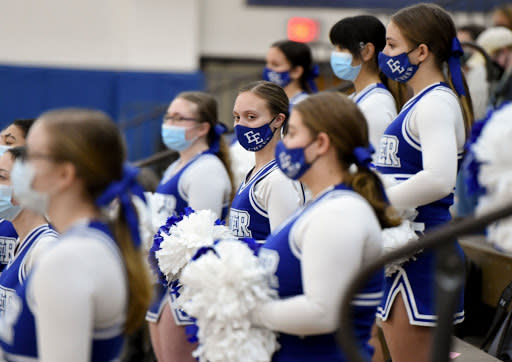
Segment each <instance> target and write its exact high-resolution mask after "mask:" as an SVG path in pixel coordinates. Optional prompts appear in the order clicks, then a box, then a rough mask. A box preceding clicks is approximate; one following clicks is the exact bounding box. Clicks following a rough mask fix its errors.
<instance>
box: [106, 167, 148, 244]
mask: <svg viewBox="0 0 512 362" xmlns="http://www.w3.org/2000/svg"><path fill="white" fill-rule="evenodd" d="M138 173H139V169H138V168H136V167H133V166H130V165H128V164H126V163H125V164H124V166H123V177H122V178H121V180H118V181H112V182H111V183H110V185H109V186H108V187H107V188H106V189H105V190H104V191H103V193H102V194H101V195H100V196H99V197H98V198H97V199H96V205H97V206H99V207H104V206H108V205H109V204H110V203H111V202H112V201H113V200H114V199H116V198H119V201H120V204H121V208H122V210H123V211H124V215H125V218H126V224H127V225H128V228H129V229H130V234H131V236H132V239H133V244H134V246H135V247H136V248H138V247H139V246H140V243H141V240H140V234H139V221H138V218H137V211H136V210H135V206H134V205H133V203H132V200H131V195H135V196H138V197H140V198H141V199H142V200H143V201H144V202H145V201H146V198H145V197H144V189H143V188H142V187H141V186H140V185H139V184H138V183H137V181H136V179H135V177H136V176H137V174H138Z"/></svg>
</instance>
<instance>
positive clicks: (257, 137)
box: [235, 117, 276, 152]
mask: <svg viewBox="0 0 512 362" xmlns="http://www.w3.org/2000/svg"><path fill="white" fill-rule="evenodd" d="M274 119H276V117H274V118H272V120H271V121H270V122H269V123H267V124H264V125H263V126H261V127H256V128H250V127H245V126H242V125H239V124H237V125H236V126H235V133H236V138H237V139H238V142H239V143H240V145H241V146H242V147H243V148H245V149H246V150H247V151H251V152H256V151H259V150H261V149H262V148H263V147H265V146H266V145H267V143H269V142H270V140H271V139H272V136H273V135H274V132H275V130H273V131H272V128H270V124H271V123H272V122H274Z"/></svg>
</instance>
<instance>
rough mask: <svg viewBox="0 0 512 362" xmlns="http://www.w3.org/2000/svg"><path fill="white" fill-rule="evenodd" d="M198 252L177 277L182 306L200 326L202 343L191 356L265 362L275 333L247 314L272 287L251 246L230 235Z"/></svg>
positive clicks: (271, 293) (269, 294) (213, 361)
mask: <svg viewBox="0 0 512 362" xmlns="http://www.w3.org/2000/svg"><path fill="white" fill-rule="evenodd" d="M199 254H200V255H199ZM197 256H198V257H197V258H196V260H194V261H191V262H190V263H189V264H188V265H187V266H186V267H185V268H184V269H183V272H182V275H181V279H180V280H181V281H182V283H183V290H182V294H181V296H180V300H181V302H182V305H183V309H184V310H185V312H187V314H189V315H191V316H194V317H195V318H196V324H197V327H198V333H197V336H198V338H199V343H200V344H199V347H198V348H197V350H196V351H195V352H194V354H193V355H194V356H195V357H197V358H199V360H200V361H210V362H216V361H269V360H270V359H271V356H272V354H273V353H274V351H275V350H276V349H277V348H278V345H277V342H276V335H275V334H274V333H273V332H272V331H270V330H267V329H263V328H258V327H255V326H253V325H251V323H250V322H249V315H250V313H251V311H252V310H253V309H254V308H255V307H256V306H257V305H259V304H260V303H264V302H267V301H269V300H270V299H271V298H273V297H275V296H276V292H275V291H274V290H272V289H271V288H270V287H269V286H268V284H267V276H266V272H265V270H264V269H263V268H262V267H261V266H260V264H259V262H258V259H257V258H256V257H255V256H254V251H253V250H251V249H250V248H249V247H248V246H247V244H245V243H243V242H240V241H238V240H235V239H232V240H222V241H220V242H219V243H217V244H216V245H215V246H213V247H209V248H202V249H200V250H199V251H198V255H197ZM233 346H236V348H233Z"/></svg>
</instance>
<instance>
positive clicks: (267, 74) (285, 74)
mask: <svg viewBox="0 0 512 362" xmlns="http://www.w3.org/2000/svg"><path fill="white" fill-rule="evenodd" d="M265 60H266V65H265V68H264V70H263V80H266V81H269V82H272V83H275V84H277V85H278V86H281V87H282V88H283V89H284V92H285V93H286V95H287V96H288V99H289V100H290V107H292V106H294V105H295V104H296V103H298V102H300V101H301V100H303V99H304V98H306V97H307V96H308V95H309V94H311V93H315V92H316V91H317V88H316V84H315V81H314V78H315V77H317V76H318V66H316V65H313V56H312V54H311V49H310V48H309V46H308V45H307V44H304V43H299V42H296V41H292V40H281V41H277V42H275V43H274V44H272V45H271V47H270V49H269V50H268V52H267V55H266V59H265Z"/></svg>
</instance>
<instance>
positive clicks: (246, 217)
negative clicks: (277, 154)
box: [229, 160, 305, 241]
mask: <svg viewBox="0 0 512 362" xmlns="http://www.w3.org/2000/svg"><path fill="white" fill-rule="evenodd" d="M249 174H250V173H249ZM264 183H268V184H267V185H269V186H270V187H269V188H272V187H274V186H277V187H284V188H285V190H284V192H286V193H288V195H290V194H293V195H294V200H293V201H292V202H288V203H289V205H281V207H283V211H284V212H285V215H280V216H279V217H280V220H279V221H278V222H276V225H275V226H277V225H279V224H280V223H281V222H282V221H284V220H285V219H286V218H287V217H288V216H289V215H290V214H292V213H293V212H294V211H295V210H297V208H299V207H300V206H302V205H303V204H304V198H305V195H304V190H303V188H302V186H301V184H300V183H299V182H297V181H292V180H290V179H288V178H286V176H285V175H284V174H283V173H282V172H281V170H279V168H278V167H277V164H276V161H275V160H272V161H270V162H269V163H267V164H266V165H265V166H263V167H262V168H261V169H260V170H258V172H256V173H255V174H254V175H253V176H252V177H251V178H250V179H246V180H245V181H244V182H242V184H241V185H240V188H239V189H238V191H237V193H236V195H235V197H234V198H233V201H232V203H231V210H230V213H229V226H230V228H231V231H232V232H233V233H234V235H235V236H236V237H240V238H242V237H249V238H253V239H255V240H259V241H262V240H265V239H266V237H267V236H268V235H270V232H271V229H272V227H273V226H274V225H272V220H270V216H269V209H268V206H267V205H264V204H263V203H262V202H261V201H259V200H258V196H257V189H258V187H259V186H261V185H263V184H264ZM277 187H276V188H277ZM279 193H280V192H279V191H278V192H276V194H273V195H272V191H269V193H268V197H273V198H274V199H275V200H278V199H279V197H283V196H285V195H283V194H282V193H281V194H279ZM284 202H285V203H286V201H284Z"/></svg>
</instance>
